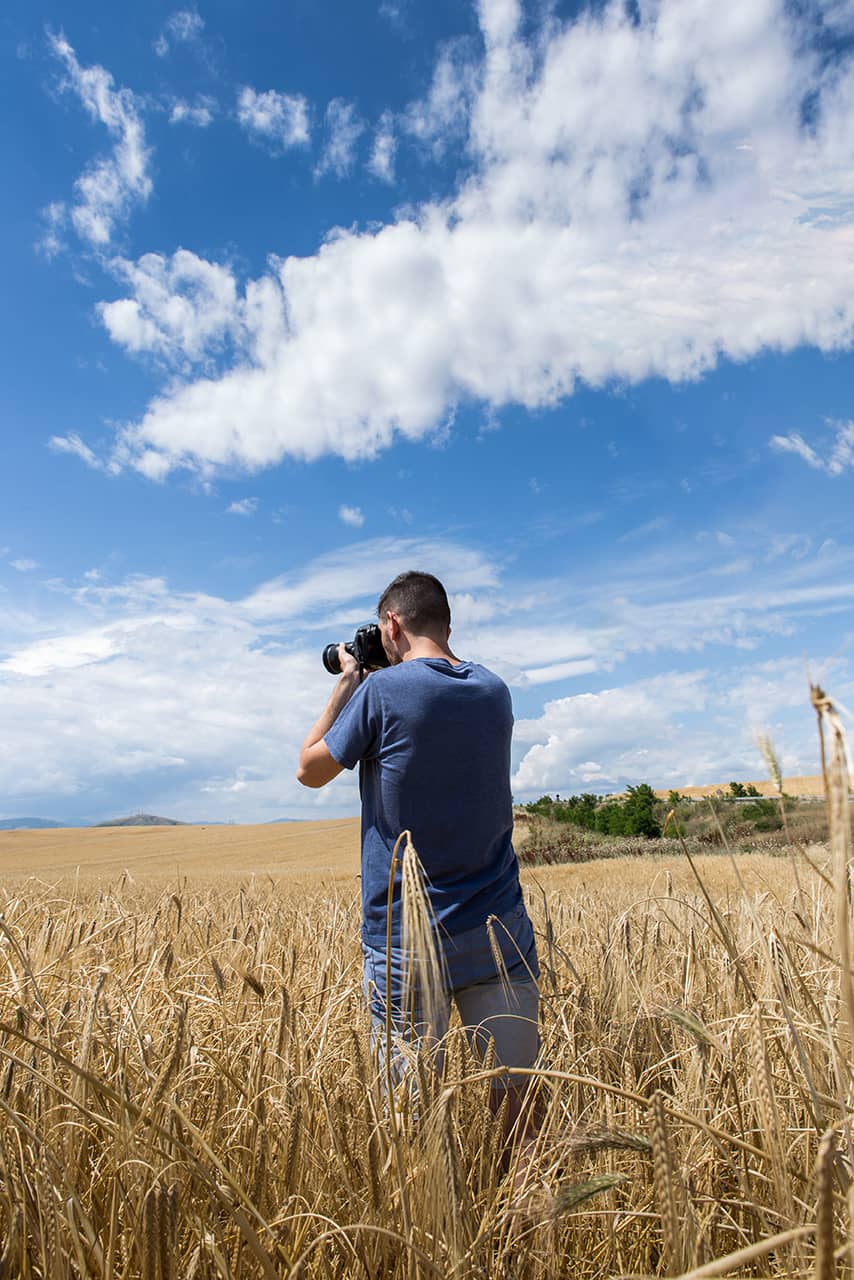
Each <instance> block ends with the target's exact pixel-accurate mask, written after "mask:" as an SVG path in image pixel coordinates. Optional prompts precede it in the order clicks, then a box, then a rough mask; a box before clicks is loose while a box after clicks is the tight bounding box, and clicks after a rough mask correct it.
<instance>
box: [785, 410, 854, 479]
mask: <svg viewBox="0 0 854 1280" xmlns="http://www.w3.org/2000/svg"><path fill="white" fill-rule="evenodd" d="M828 425H829V426H830V427H832V428H833V429H834V433H835V438H834V441H833V443H832V445H831V447H830V452H829V454H828V456H827V457H822V456H821V454H820V453H818V452H817V451H816V450H815V449H814V448H813V446H812V445H811V444H807V442H806V440H805V439H804V438H803V436H802V435H801V434H800V433H799V432H797V431H793V432H791V433H790V434H789V435H786V436H772V437H771V439H770V441H769V444H770V445H771V448H772V449H776V450H777V451H778V453H794V454H795V455H796V456H797V457H799V458H803V460H804V462H805V463H806V464H807V465H808V466H810V467H812V468H813V469H814V470H815V471H824V472H825V473H826V474H827V475H829V476H841V475H842V473H843V472H844V471H847V470H849V469H850V468H854V421H849V422H831V423H829V424H828Z"/></svg>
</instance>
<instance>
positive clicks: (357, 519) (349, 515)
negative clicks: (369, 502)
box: [338, 503, 365, 529]
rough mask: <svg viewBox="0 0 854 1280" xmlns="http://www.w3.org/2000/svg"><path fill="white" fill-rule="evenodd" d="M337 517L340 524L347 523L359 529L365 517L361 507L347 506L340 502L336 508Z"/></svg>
mask: <svg viewBox="0 0 854 1280" xmlns="http://www.w3.org/2000/svg"><path fill="white" fill-rule="evenodd" d="M338 519H339V520H340V521H341V522H342V524H349V525H351V526H352V527H353V528H354V529H361V527H362V525H363V524H364V523H365V517H364V514H363V512H362V508H361V507H348V506H347V505H346V504H344V503H342V504H341V506H340V507H339V508H338Z"/></svg>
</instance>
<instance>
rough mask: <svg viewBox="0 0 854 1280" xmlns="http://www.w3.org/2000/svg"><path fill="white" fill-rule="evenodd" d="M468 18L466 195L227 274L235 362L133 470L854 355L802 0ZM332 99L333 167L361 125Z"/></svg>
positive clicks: (830, 147)
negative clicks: (763, 365) (775, 356)
mask: <svg viewBox="0 0 854 1280" xmlns="http://www.w3.org/2000/svg"><path fill="white" fill-rule="evenodd" d="M479 14H480V20H481V29H482V38H483V44H484V50H485V52H484V54H483V57H482V59H481V62H480V63H479V65H478V66H477V67H476V68H474V70H473V71H472V73H471V77H470V80H471V88H470V90H467V93H468V96H466V94H462V98H460V95H459V94H458V95H457V96H456V98H455V97H454V96H453V95H452V94H451V95H450V97H449V95H448V94H445V99H448V101H454V102H459V101H460V100H462V101H463V102H464V103H465V106H464V107H460V108H459V109H457V108H456V107H455V108H454V111H453V112H451V116H450V117H448V120H450V119H453V120H455V121H457V122H458V123H457V124H454V125H453V126H452V124H451V123H449V122H448V120H446V124H445V125H444V126H441V125H439V124H437V125H436V129H437V130H438V133H437V136H438V137H441V130H442V127H445V128H446V129H448V130H449V131H451V130H452V128H457V129H458V133H459V135H460V137H461V138H462V136H463V134H464V135H465V142H464V150H460V151H459V154H458V159H459V162H460V163H459V166H458V171H459V172H460V173H461V174H462V177H461V178H460V180H459V184H458V186H457V187H456V189H454V190H452V191H449V192H448V193H447V196H446V198H444V199H438V198H437V199H435V200H433V201H430V202H426V203H424V204H422V205H421V206H420V207H418V208H416V209H411V208H410V209H409V210H407V211H404V212H400V213H399V214H398V215H397V217H396V219H395V220H394V221H392V222H389V223H388V224H387V225H384V226H381V227H379V228H371V229H369V230H359V229H349V230H339V231H337V232H336V233H334V234H333V235H332V236H331V237H330V238H329V239H328V240H327V241H326V242H325V243H324V244H323V245H321V247H320V248H319V249H318V251H317V252H316V253H314V254H312V255H310V256H307V257H303V258H296V257H290V258H287V259H285V260H283V261H282V260H278V259H277V260H274V261H273V262H272V264H271V267H270V270H269V272H267V273H265V274H264V276H263V277H262V278H261V279H259V280H255V281H250V282H248V283H247V284H245V285H244V284H242V283H241V282H239V281H238V280H237V279H236V278H235V281H234V287H235V295H236V298H237V301H236V302H235V310H236V311H237V310H239V309H240V308H241V307H243V306H244V305H245V300H246V299H247V298H248V295H249V294H250V292H252V293H253V294H254V295H255V302H256V303H257V305H256V307H255V318H256V324H255V326H254V328H251V327H247V328H246V330H245V336H244V340H243V341H244V345H243V348H242V350H240V351H239V352H236V353H235V360H234V363H233V365H232V366H231V367H227V368H224V369H223V370H222V371H221V372H220V374H219V375H218V376H217V377H215V378H211V377H209V376H207V375H206V376H205V377H203V378H199V379H197V380H194V381H190V382H188V383H186V385H181V384H178V385H175V384H169V385H168V386H166V387H165V389H164V391H163V392H162V393H161V394H160V395H159V396H157V397H156V398H155V399H153V400H152V402H151V403H150V405H149V406H148V409H147V412H146V413H145V414H144V415H143V416H142V418H141V419H140V420H139V421H137V422H134V423H130V424H128V425H127V426H126V428H125V429H124V430H123V432H122V434H121V439H120V441H119V457H120V459H121V461H122V463H123V464H129V465H136V466H139V467H140V469H142V470H143V471H144V472H146V473H147V474H153V473H155V472H156V473H158V474H160V475H164V474H166V473H168V471H169V470H170V469H171V468H173V467H176V466H189V467H191V468H199V467H201V468H211V467H217V466H223V465H227V466H233V465H235V464H236V465H243V466H246V467H250V468H257V467H262V466H267V465H273V464H275V463H277V462H279V461H280V460H281V459H282V458H283V457H285V456H291V457H297V458H304V459H312V458H316V457H319V456H320V455H322V454H327V453H333V454H339V455H340V456H342V457H345V458H348V459H352V458H364V457H370V456H373V455H375V454H376V453H377V452H379V451H380V450H382V449H385V448H387V447H389V445H390V444H391V443H392V441H393V440H394V439H395V438H397V437H401V438H405V439H410V440H414V439H421V438H424V437H428V436H430V435H431V434H433V433H435V432H436V431H437V430H438V429H440V428H441V425H442V423H443V422H445V421H446V420H447V418H448V416H449V415H450V414H452V413H453V411H454V407H455V405H456V404H457V403H459V402H461V401H463V400H467V401H471V400H479V401H481V402H483V403H484V404H485V405H486V407H487V408H488V409H491V410H493V411H495V410H499V409H500V408H501V407H502V406H504V405H509V404H519V405H523V406H525V407H527V408H530V409H533V408H536V407H539V406H548V405H553V404H555V403H557V402H559V401H560V400H561V399H562V398H564V397H566V396H569V395H571V394H572V392H573V390H574V389H575V388H576V386H577V385H578V384H579V383H585V384H588V385H591V386H602V385H606V384H608V382H609V381H610V380H613V379H618V380H620V381H621V382H635V381H639V380H641V379H644V378H647V377H649V376H659V377H663V378H666V379H668V380H670V381H672V382H678V381H680V380H684V379H691V378H697V377H700V376H702V375H703V374H704V373H705V372H706V371H707V370H709V369H711V368H712V367H713V366H714V365H715V363H716V362H717V361H718V360H720V359H721V358H722V357H726V358H730V359H733V360H743V359H747V358H749V357H750V356H752V355H755V354H757V353H758V352H760V351H763V350H767V349H774V350H784V351H785V350H790V349H793V348H795V347H796V346H799V345H802V344H805V343H806V344H812V345H815V346H817V347H819V348H821V349H822V350H825V351H831V350H834V349H840V348H844V347H848V346H850V344H851V341H852V337H854V301H852V299H854V213H852V210H854V144H852V141H851V130H850V119H851V115H852V111H854V52H852V50H851V48H850V47H849V46H838V47H837V49H836V51H835V53H834V55H833V56H832V57H830V56H826V55H825V53H824V52H822V53H819V52H818V51H816V52H812V51H811V48H812V47H811V44H810V41H811V40H812V38H813V27H812V25H811V22H810V19H809V16H808V15H806V12H805V11H804V10H798V11H794V10H792V9H791V8H790V7H787V6H785V5H784V2H783V0H762V3H760V4H755V5H749V6H742V8H741V9H739V10H738V13H737V14H736V13H735V11H733V12H732V13H728V14H727V15H725V16H724V17H723V18H722V16H721V10H720V6H719V5H715V4H712V3H710V0H661V3H658V4H656V5H654V6H653V5H644V6H642V9H641V14H640V20H639V21H635V20H634V18H633V17H632V16H631V15H630V14H629V13H628V11H627V10H625V9H624V8H623V7H622V6H619V5H615V4H608V5H605V6H601V7H597V8H596V9H595V10H590V11H584V12H582V13H580V14H578V15H576V16H575V17H574V18H572V19H569V20H566V21H562V22H561V21H558V20H557V19H556V18H554V17H553V18H552V19H551V21H550V24H549V25H548V26H546V27H544V28H543V29H542V30H541V31H540V32H539V33H538V34H536V35H535V36H533V37H531V38H529V39H526V38H524V37H523V35H522V34H521V33H520V25H519V19H520V11H519V6H518V5H516V4H514V3H511V0H482V3H481V5H480V8H479ZM444 56H445V57H446V59H447V55H446V54H445V55H444ZM448 74H449V75H450V72H449V73H448ZM439 100H440V101H441V100H444V99H443V98H442V95H441V94H440V95H439ZM807 100H809V102H810V103H811V104H812V107H811V111H810V113H809V117H810V118H809V121H808V122H807V123H805V116H804V108H803V104H804V102H806V101H807ZM330 110H331V107H330ZM448 110H449V111H450V110H451V109H450V107H448ZM336 111H337V116H336V117H335V118H333V120H332V121H331V124H332V127H333V133H334V134H335V135H336V136H337V135H338V134H339V133H340V136H341V138H342V139H343V142H342V146H341V149H340V151H337V150H335V148H333V150H332V151H331V152H330V153H329V154H328V156H326V157H325V158H324V160H323V161H321V166H320V167H321V168H323V167H324V165H325V166H326V167H328V168H329V169H331V170H334V171H335V170H338V169H339V168H340V169H344V170H346V167H347V165H348V164H349V163H350V159H351V157H352V147H353V143H354V138H355V133H354V129H355V127H356V125H357V123H358V122H357V121H356V119H355V115H354V113H353V110H352V108H351V104H347V103H339V104H338V106H337V107H336ZM425 111H426V109H425ZM460 111H462V113H463V116H464V128H463V126H462V124H460V123H459V121H460V118H461V117H460ZM454 112H456V114H454ZM422 115H424V118H425V120H426V118H427V115H429V112H428V113H426V114H425V113H424V112H422ZM439 116H441V112H439ZM412 118H413V119H414V118H415V117H414V116H413V117H412ZM336 120H337V123H336ZM339 126H340V127H339ZM424 128H425V137H426V136H428V135H429V132H430V130H429V129H428V128H427V126H426V124H425V126H424ZM460 145H461V146H462V145H463V144H462V143H461V144H460ZM334 156H337V157H338V158H337V159H335V158H333V157H334ZM733 210H738V216H737V217H734V216H733ZM130 300H131V301H133V300H134V295H133V294H132V293H131V295H130ZM781 300H782V301H781ZM176 341H177V342H178V344H179V345H180V336H179V337H178V338H177V339H176ZM309 424H310V425H309Z"/></svg>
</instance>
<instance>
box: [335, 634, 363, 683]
mask: <svg viewBox="0 0 854 1280" xmlns="http://www.w3.org/2000/svg"><path fill="white" fill-rule="evenodd" d="M338 661H339V663H340V664H341V674H342V676H347V677H348V678H351V679H352V677H353V676H357V675H359V664H358V662H357V661H356V659H355V658H354V657H353V655H352V653H350V651H349V650H348V649H346V648H345V646H344V642H343V641H342V642H341V644H339V646H338Z"/></svg>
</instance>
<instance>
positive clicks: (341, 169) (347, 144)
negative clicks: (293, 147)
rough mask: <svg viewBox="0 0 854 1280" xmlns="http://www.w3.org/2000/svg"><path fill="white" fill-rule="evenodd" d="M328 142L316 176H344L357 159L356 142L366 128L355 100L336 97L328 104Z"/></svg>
mask: <svg viewBox="0 0 854 1280" xmlns="http://www.w3.org/2000/svg"><path fill="white" fill-rule="evenodd" d="M326 130H327V138H326V146H325V147H324V148H323V154H322V156H321V157H320V161H319V163H318V165H317V167H316V169H315V174H316V175H317V176H322V175H323V174H325V173H332V174H334V175H335V177H336V178H345V177H346V176H347V174H348V173H349V172H350V170H351V169H352V168H353V165H354V163H355V160H356V146H357V144H358V141H359V139H360V138H361V136H362V134H363V133H364V131H365V126H364V124H363V123H362V121H361V120H360V119H359V116H358V113H357V111H356V108H355V106H354V105H353V103H352V102H345V101H344V99H343V98H333V99H332V101H331V102H330V103H329V105H328V107H327V108H326Z"/></svg>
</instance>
